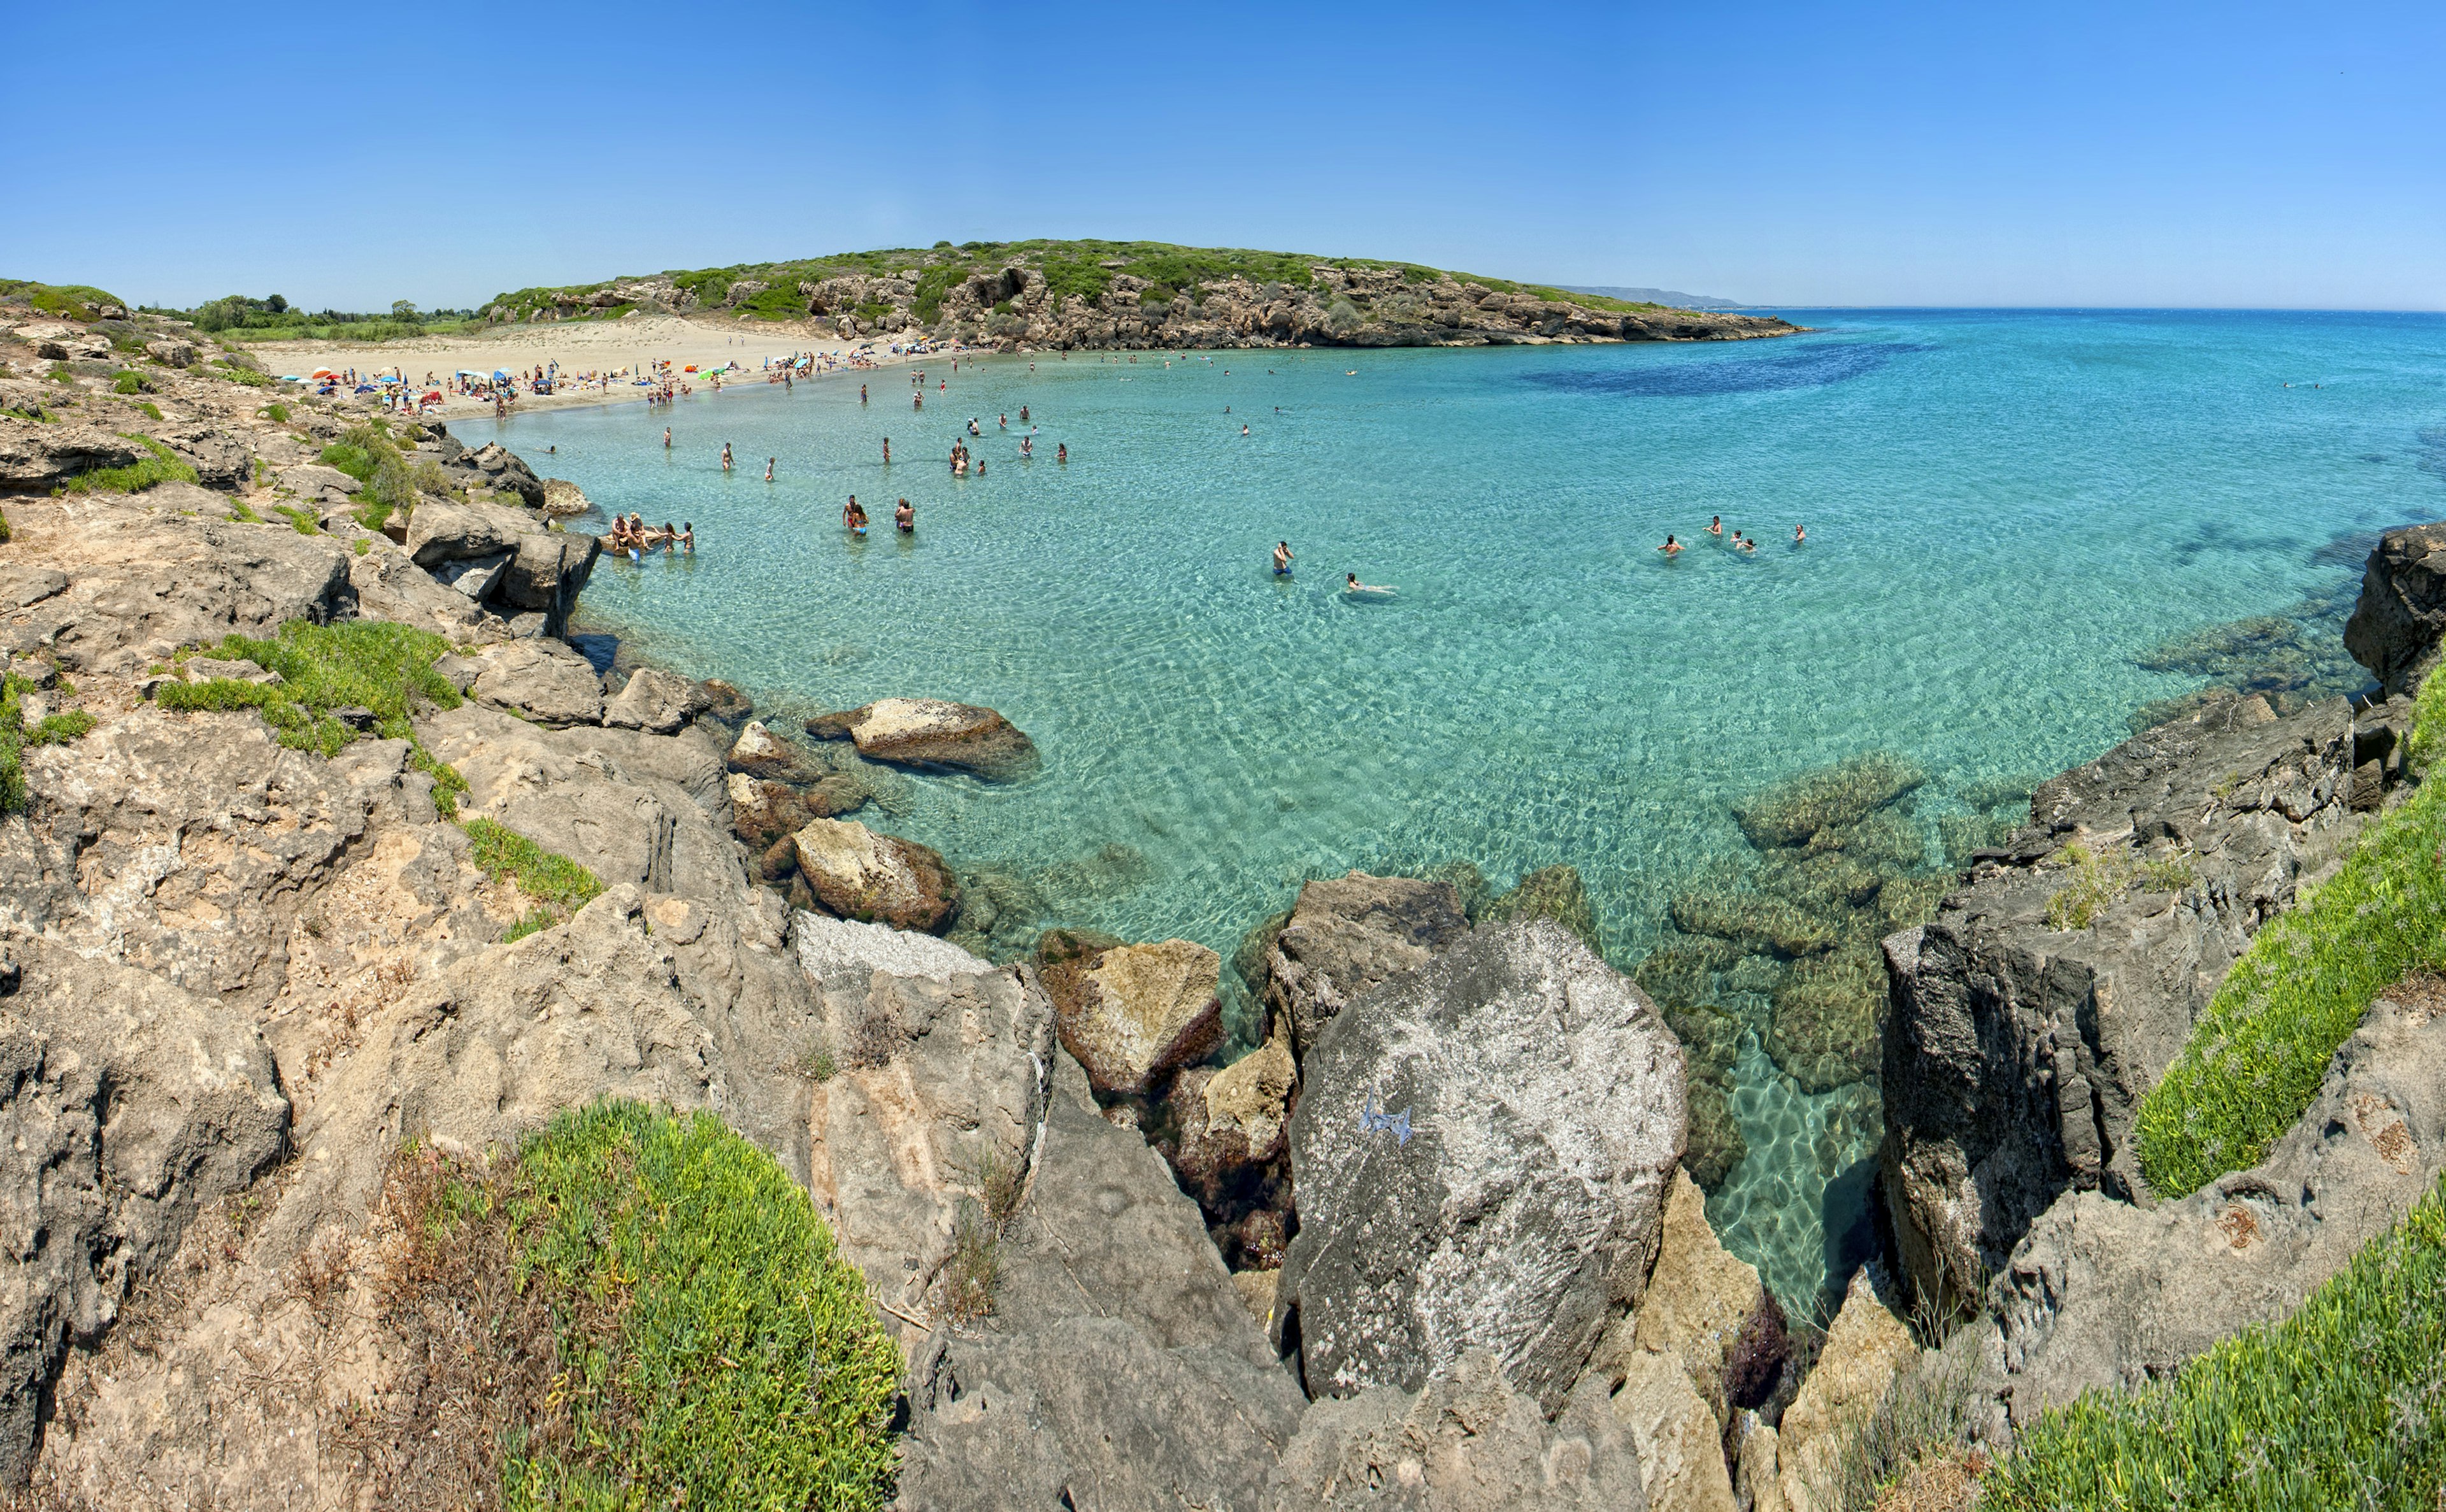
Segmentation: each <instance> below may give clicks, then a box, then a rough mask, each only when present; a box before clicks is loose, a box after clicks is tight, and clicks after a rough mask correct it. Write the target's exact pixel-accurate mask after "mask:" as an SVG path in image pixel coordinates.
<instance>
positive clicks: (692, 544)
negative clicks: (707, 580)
mask: <svg viewBox="0 0 2446 1512" xmlns="http://www.w3.org/2000/svg"><path fill="white" fill-rule="evenodd" d="M680 551H682V552H684V553H686V554H687V555H689V556H694V555H696V521H694V520H682V521H680Z"/></svg>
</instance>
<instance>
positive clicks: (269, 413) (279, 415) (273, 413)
mask: <svg viewBox="0 0 2446 1512" xmlns="http://www.w3.org/2000/svg"><path fill="white" fill-rule="evenodd" d="M255 413H256V414H257V415H260V416H262V417H263V418H264V419H265V420H270V421H272V422H273V424H274V425H286V424H288V423H289V406H288V405H286V404H277V403H275V404H266V405H264V406H263V407H262V408H261V409H259V410H256V411H255Z"/></svg>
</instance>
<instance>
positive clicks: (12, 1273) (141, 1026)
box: [0, 940, 289, 1485]
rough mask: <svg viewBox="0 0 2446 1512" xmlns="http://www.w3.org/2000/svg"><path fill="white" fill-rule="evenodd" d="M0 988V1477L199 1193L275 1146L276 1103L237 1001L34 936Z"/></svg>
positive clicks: (173, 1238)
mask: <svg viewBox="0 0 2446 1512" xmlns="http://www.w3.org/2000/svg"><path fill="white" fill-rule="evenodd" d="M11 949H12V951H13V954H11V955H10V956H9V959H8V960H7V961H6V963H5V968H0V969H5V980H6V985H7V988H8V989H9V992H10V996H8V997H6V998H0V1068H5V1072H6V1074H5V1077H0V1080H5V1083H6V1092H5V1094H0V1132H5V1134H6V1136H7V1137H6V1139H5V1140H0V1189H5V1193H6V1198H5V1200H6V1203H7V1205H8V1209H9V1214H10V1223H11V1226H12V1229H13V1231H14V1238H13V1241H12V1250H11V1253H10V1255H9V1284H8V1286H7V1287H6V1288H5V1290H0V1342H4V1343H5V1348H6V1351H7V1353H6V1356H5V1365H4V1366H0V1372H5V1373H0V1484H9V1485H21V1484H24V1482H25V1478H26V1471H27V1468H28V1465H29V1464H30V1463H31V1461H32V1458H33V1454H34V1450H35V1444H36V1435H37V1434H38V1433H39V1432H40V1431H41V1428H40V1417H41V1411H40V1409H41V1406H42V1404H43V1402H44V1388H45V1387H46V1386H47V1384H48V1383H49V1381H50V1379H51V1376H52V1372H54V1371H55V1370H56V1369H57V1368H58V1365H59V1360H60V1355H61V1353H62V1351H63V1350H65V1349H66V1346H67V1344H68V1342H69V1341H70V1340H71V1339H78V1340H91V1339H93V1338H95V1337H96V1336H97V1335H100V1334H101V1333H102V1332H103V1330H104V1329H105V1328H107V1327H108V1326H109V1325H110V1323H111V1322H112V1321H113V1320H114V1319H115V1318H116V1317H117V1316H118V1312H119V1307H120V1304H121V1302H122V1300H124V1299H125V1297H126V1296H127V1294H128V1291H129V1289H130V1288H131V1287H133V1286H135V1285H136V1284H138V1283H139V1282H141V1281H144V1280H146V1279H150V1278H151V1277H152V1276H153V1275H154V1274H156V1273H158V1272H159V1271H160V1269H161V1267H162V1266H163V1264H164V1263H165V1262H166V1261H167V1260H169V1258H170V1255H171V1252H172V1251H173V1250H174V1249H176V1248H177V1246H178V1243H179V1236H180V1235H181V1234H182V1233H183V1232H184V1231H185V1229H186V1226H187V1224H188V1223H189V1222H191V1221H192V1220H193V1219H194V1218H195V1216H196V1213H197V1210H198V1208H199V1207H200V1206H201V1205H202V1204H205V1203H208V1202H210V1201H212V1200H213V1199H214V1198H216V1197H219V1196H220V1195H222V1194H223V1193H225V1192H230V1191H235V1190H237V1189H239V1188H241V1187H244V1186H245V1185H247V1184H248V1183H250V1182H252V1181H253V1180H254V1178H255V1177H256V1176H257V1175H258V1174H260V1173H261V1172H263V1171H264V1170H265V1169H267V1168H269V1167H271V1165H272V1164H273V1161H275V1160H276V1159H278V1157H279V1156H280V1154H281V1153H282V1151H283V1149H284V1148H286V1146H287V1142H288V1133H289V1100H288V1099H287V1098H286V1097H284V1096H282V1095H281V1092H280V1085H279V1077H278V1075H277V1074H276V1073H274V1072H273V1064H272V1056H271V1055H270V1054H269V1053H267V1052H266V1051H265V1049H264V1046H263V1041H262V1039H261V1038H260V1037H258V1036H256V1034H255V1032H254V1027H253V1026H252V1025H251V1024H249V1023H248V1022H247V1021H246V1020H245V1018H244V1017H242V1016H237V1015H231V1014H226V1013H224V1012H222V1010H221V1007H220V1005H219V1003H218V1002H216V1000H215V999H212V998H210V997H204V996H198V995H196V994H192V993H189V992H186V991H183V990H181V989H179V988H178V987H175V986H173V985H171V984H170V983H169V982H167V981H165V980H162V979H160V977H157V976H153V975H151V974H150V973H147V972H142V971H137V970H134V969H131V968H129V967H126V966H123V965H119V964H116V963H111V962H105V961H88V960H84V959H81V958H80V957H79V956H78V955H77V954H76V953H75V952H74V951H71V950H69V949H66V948H65V947H63V946H60V945H54V944H51V943H48V942H46V941H42V940H24V941H20V942H18V943H15V944H14V945H13V946H12V947H11Z"/></svg>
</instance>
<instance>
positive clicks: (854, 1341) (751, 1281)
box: [384, 1102, 900, 1509]
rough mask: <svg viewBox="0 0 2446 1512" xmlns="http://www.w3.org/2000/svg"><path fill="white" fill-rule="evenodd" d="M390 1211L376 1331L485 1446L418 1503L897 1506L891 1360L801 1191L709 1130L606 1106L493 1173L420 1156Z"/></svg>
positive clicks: (870, 1312)
mask: <svg viewBox="0 0 2446 1512" xmlns="http://www.w3.org/2000/svg"><path fill="white" fill-rule="evenodd" d="M388 1196H389V1203H388V1205H389V1208H390V1210H391V1211H392V1212H393V1213H395V1214H396V1215H398V1217H399V1218H400V1219H401V1220H403V1227H404V1228H405V1234H406V1239H407V1243H406V1245H405V1246H404V1248H403V1251H402V1252H401V1253H400V1254H399V1256H398V1258H397V1260H395V1261H394V1266H393V1273H392V1276H391V1278H390V1280H391V1284H390V1285H389V1286H388V1287H387V1288H386V1297H387V1300H388V1307H387V1310H386V1317H385V1319H384V1321H385V1323H386V1326H387V1327H388V1328H389V1329H390V1330H392V1331H394V1332H396V1333H399V1334H402V1335H407V1341H408V1342H409V1343H411V1344H414V1343H416V1342H419V1341H422V1342H424V1343H425V1344H426V1345H427V1346H428V1347H427V1348H426V1349H425V1350H424V1351H423V1357H428V1358H430V1360H431V1361H432V1369H431V1370H430V1372H427V1378H424V1379H420V1380H419V1381H418V1382H417V1385H416V1390H417V1391H419V1392H420V1393H421V1394H422V1395H424V1396H429V1397H432V1398H434V1399H435V1401H434V1404H433V1405H437V1406H438V1405H441V1404H442V1403H445V1402H446V1403H447V1404H448V1405H450V1406H452V1407H455V1408H460V1409H462V1410H463V1409H473V1414H474V1415H475V1417H476V1419H477V1421H476V1422H475V1424H473V1425H472V1426H473V1427H474V1428H475V1434H474V1435H473V1436H474V1437H476V1438H477V1439H478V1440H480V1442H477V1443H475V1444H472V1445H468V1446H465V1447H463V1448H461V1450H460V1452H458V1453H457V1454H455V1455H448V1454H445V1453H444V1451H443V1450H442V1449H441V1448H440V1447H436V1448H435V1450H434V1456H433V1464H434V1467H435V1468H436V1469H438V1470H440V1471H441V1472H442V1473H441V1475H440V1476H438V1477H436V1480H435V1481H433V1482H428V1483H427V1484H424V1485H423V1486H421V1487H419V1489H420V1490H422V1491H423V1492H424V1493H426V1504H445V1503H446V1504H454V1505H455V1504H478V1505H481V1504H486V1503H493V1502H495V1501H496V1499H498V1503H499V1504H502V1505H505V1506H507V1507H510V1508H513V1509H517V1508H541V1507H554V1508H571V1507H586V1508H605V1509H609V1508H638V1507H649V1506H652V1507H668V1506H690V1507H732V1506H736V1507H751V1506H752V1507H815V1508H844V1509H849V1508H868V1507H876V1506H880V1505H882V1504H883V1503H885V1502H886V1501H887V1500H889V1498H890V1495H891V1490H892V1475H893V1467H894V1451H893V1444H892V1431H891V1427H890V1416H891V1411H892V1407H893V1402H894V1395H895V1392H896V1391H897V1388H898V1383H899V1373H900V1354H899V1351H898V1350H897V1348H896V1347H895V1346H894V1344H893V1343H892V1341H891V1340H890V1339H889V1338H887V1337H886V1336H885V1335H884V1333H883V1330H882V1327H881V1325H880V1322H879V1320H878V1318H877V1317H876V1316H875V1311H874V1309H873V1307H872V1306H871V1304H870V1303H869V1302H868V1299H867V1295H866V1285H865V1279H864V1278H863V1277H861V1276H860V1275H859V1274H858V1272H857V1270H856V1267H855V1266H853V1265H851V1264H849V1263H848V1262H847V1261H846V1260H842V1259H841V1258H840V1256H839V1254H838V1252H837V1249H836V1247H835V1244H834V1241H833V1237H832V1234H831V1233H830V1231H829V1230H827V1229H826V1228H825V1226H824V1224H823V1222H822V1221H821V1220H820V1219H819V1218H818V1216H817V1214H816V1211H815V1208H814V1206H813V1204H811V1203H809V1201H808V1199H807V1195H806V1193H805V1192H804V1191H802V1190H800V1187H799V1186H798V1185H797V1184H796V1183H795V1182H793V1181H792V1180H791V1179H790V1177H789V1175H788V1174H787V1173H786V1172H784V1171H783V1170H782V1169H781V1167H780V1166H779V1165H777V1164H775V1162H774V1160H773V1158H772V1157H771V1156H769V1155H767V1154H765V1153H764V1152H763V1151H762V1150H761V1149H759V1148H756V1147H755V1146H753V1145H751V1144H749V1143H748V1142H747V1141H746V1140H744V1139H742V1138H740V1137H739V1136H738V1135H737V1134H735V1133H732V1132H731V1131H730V1130H729V1129H725V1128H724V1127H723V1125H722V1122H721V1121H720V1120H719V1119H717V1118H715V1117H714V1116H713V1115H712V1114H710V1113H706V1112H698V1113H695V1114H693V1115H685V1116H683V1115H673V1114H670V1113H665V1112H656V1111H652V1110H650V1109H647V1108H644V1107H641V1106H639V1105H637V1104H635V1103H622V1102H605V1103H598V1104H596V1105H594V1106H592V1107H589V1108H584V1109H576V1110H572V1111H567V1112H564V1113H562V1114H561V1115H560V1116H559V1117H558V1118H556V1119H555V1120H554V1121H553V1123H552V1125H551V1126H550V1128H548V1129H545V1130H544V1131H543V1132H541V1133H540V1134H538V1135H536V1136H535V1137H534V1138H532V1139H530V1140H529V1141H527V1143H526V1144H525V1145H524V1146H523V1148H521V1149H520V1150H519V1151H518V1154H517V1159H516V1160H515V1162H497V1163H494V1164H493V1165H492V1166H491V1167H489V1168H488V1167H483V1166H480V1165H478V1164H476V1163H475V1162H473V1161H454V1160H451V1159H448V1158H446V1157H443V1156H442V1155H441V1154H440V1153H439V1152H437V1151H433V1150H427V1149H417V1148H411V1149H409V1150H408V1151H406V1152H405V1153H404V1154H403V1156H402V1158H401V1160H400V1162H399V1164H398V1166H397V1167H395V1168H394V1171H393V1174H392V1178H391V1184H390V1190H389V1194H388ZM423 1405H424V1404H422V1403H419V1404H412V1405H411V1407H410V1409H409V1410H410V1421H421V1420H422V1419H421V1418H419V1417H417V1416H415V1414H414V1409H415V1408H416V1407H419V1406H423ZM459 1421H460V1424H461V1425H464V1424H465V1419H464V1418H463V1417H461V1419H460V1420H459ZM462 1432H463V1428H462ZM417 1447H418V1448H419V1449H422V1448H423V1446H421V1445H420V1446H417ZM488 1481H489V1482H490V1483H491V1484H486V1483H487V1482H488ZM437 1483H440V1484H437ZM402 1489H405V1488H404V1487H403V1488H402Z"/></svg>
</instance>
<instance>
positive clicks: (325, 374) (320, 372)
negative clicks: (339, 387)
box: [314, 367, 340, 378]
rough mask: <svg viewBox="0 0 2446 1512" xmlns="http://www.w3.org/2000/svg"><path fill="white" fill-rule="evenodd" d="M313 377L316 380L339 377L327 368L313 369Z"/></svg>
mask: <svg viewBox="0 0 2446 1512" xmlns="http://www.w3.org/2000/svg"><path fill="white" fill-rule="evenodd" d="M314 376H315V377H317V378H337V377H339V376H340V375H339V374H337V373H335V372H333V371H331V370H330V369H329V368H328V367H318V368H316V369H314Z"/></svg>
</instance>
